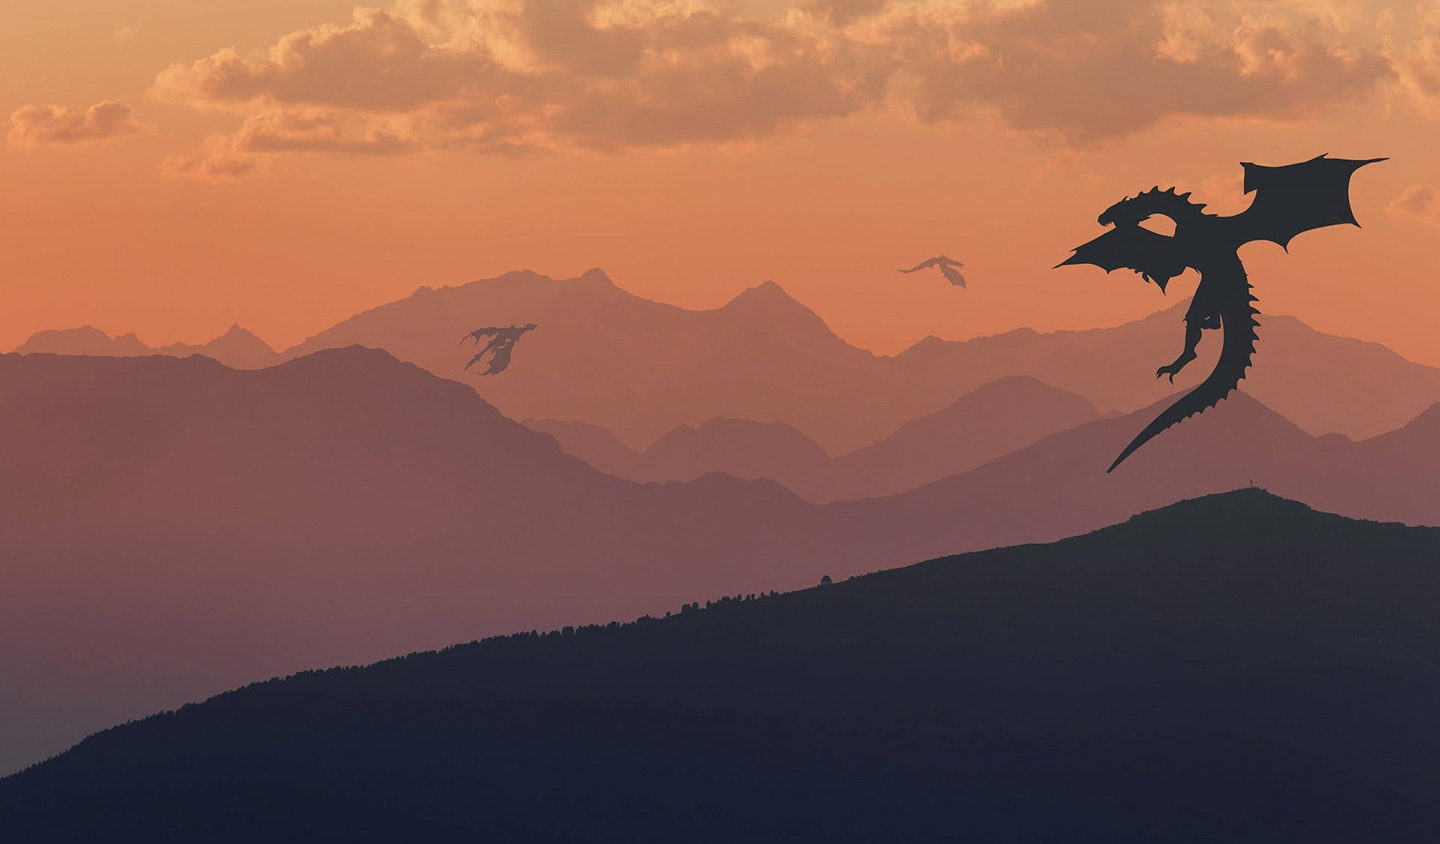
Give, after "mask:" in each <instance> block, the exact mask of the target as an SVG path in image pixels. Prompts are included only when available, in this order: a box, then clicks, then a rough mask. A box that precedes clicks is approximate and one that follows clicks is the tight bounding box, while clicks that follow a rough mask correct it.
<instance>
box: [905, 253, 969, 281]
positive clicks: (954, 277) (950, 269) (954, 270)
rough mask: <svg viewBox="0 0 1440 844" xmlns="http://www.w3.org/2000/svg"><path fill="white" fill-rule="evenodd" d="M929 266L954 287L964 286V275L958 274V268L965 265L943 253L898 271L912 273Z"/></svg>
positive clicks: (962, 267) (960, 268)
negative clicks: (938, 271)
mask: <svg viewBox="0 0 1440 844" xmlns="http://www.w3.org/2000/svg"><path fill="white" fill-rule="evenodd" d="M930 267H935V268H936V269H938V270H940V274H941V275H943V276H945V280H946V281H948V282H950V283H951V284H953V285H955V286H956V287H964V286H965V276H963V275H961V274H960V270H962V269H964V268H965V265H964V264H962V263H960V262H959V261H957V260H955V259H954V258H947V257H945V256H944V255H940V256H938V257H935V258H931V259H930V260H928V261H921V262H920V263H918V264H916V265H915V266H913V267H911V268H910V269H908V270H900V272H902V273H914V272H919V271H920V270H925V269H929V268H930Z"/></svg>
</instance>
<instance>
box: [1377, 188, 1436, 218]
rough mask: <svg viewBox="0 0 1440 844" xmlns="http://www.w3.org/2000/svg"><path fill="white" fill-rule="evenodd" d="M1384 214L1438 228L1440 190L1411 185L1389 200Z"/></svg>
mask: <svg viewBox="0 0 1440 844" xmlns="http://www.w3.org/2000/svg"><path fill="white" fill-rule="evenodd" d="M1385 213H1387V214H1389V215H1390V216H1392V217H1400V218H1403V219H1408V220H1414V221H1416V222H1419V223H1423V224H1425V225H1427V226H1432V227H1434V228H1440V190H1436V189H1435V188H1432V187H1430V186H1428V185H1411V186H1410V187H1408V188H1406V189H1405V190H1404V191H1402V192H1401V193H1400V195H1399V196H1397V197H1395V198H1394V199H1392V200H1390V203H1389V204H1388V205H1386V206H1385Z"/></svg>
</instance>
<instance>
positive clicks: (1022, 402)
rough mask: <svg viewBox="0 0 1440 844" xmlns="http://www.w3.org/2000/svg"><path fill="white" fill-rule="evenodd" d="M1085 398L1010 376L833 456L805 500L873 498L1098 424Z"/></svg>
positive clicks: (800, 489) (803, 488) (806, 488)
mask: <svg viewBox="0 0 1440 844" xmlns="http://www.w3.org/2000/svg"><path fill="white" fill-rule="evenodd" d="M1099 417H1100V414H1099V412H1098V411H1096V409H1095V406H1094V405H1093V404H1091V403H1090V402H1089V401H1088V400H1087V399H1085V398H1083V397H1081V396H1078V395H1076V394H1074V393H1069V392H1066V391H1064V390H1057V389H1055V388H1054V387H1050V386H1047V385H1045V384H1042V383H1040V382H1039V381H1037V380H1035V379H1034V378H1030V377H1028V376H1023V375H1011V376H1007V377H1005V378H1001V379H998V380H996V381H992V382H990V383H989V384H983V385H981V386H980V387H979V388H977V389H976V390H975V391H974V392H972V393H968V394H966V395H964V396H961V397H960V398H959V399H957V400H956V401H955V403H954V404H952V405H950V406H949V407H947V408H945V409H944V410H941V411H937V412H936V413H932V414H930V415H928V416H922V417H920V418H919V419H914V420H911V421H910V422H906V423H905V424H904V425H901V426H900V428H899V429H898V430H897V431H895V433H893V434H891V435H890V436H888V437H886V438H885V439H883V440H881V441H880V442H878V443H875V444H874V445H871V446H867V447H866V448H862V449H859V450H858V451H853V452H851V453H849V454H846V455H842V456H840V457H837V458H836V459H835V460H834V461H832V462H831V464H830V466H828V467H827V470H826V472H825V473H824V474H823V475H822V476H820V477H819V478H817V479H816V481H815V483H814V484H813V485H808V486H807V485H801V486H799V487H798V488H796V492H799V493H800V494H801V495H803V496H805V497H806V498H809V499H810V500H812V501H837V500H843V499H849V498H874V497H879V496H883V495H893V494H895V493H900V492H905V491H907V490H911V489H915V488H916V487H919V486H923V485H925V484H928V483H931V482H933V481H938V480H940V479H942V478H948V477H950V476H952V475H958V474H961V473H962V472H966V471H968V470H970V469H973V468H975V467H976V466H980V465H982V464H984V463H988V462H989V461H991V460H994V459H995V458H997V457H1000V456H1002V455H1005V454H1009V453H1011V452H1013V451H1017V450H1019V449H1021V448H1024V447H1026V446H1029V445H1031V444H1033V443H1035V442H1037V441H1039V440H1041V439H1043V438H1044V437H1046V436H1049V435H1050V434H1054V433H1058V432H1060V431H1065V430H1069V429H1070V428H1074V427H1075V426H1077V425H1081V424H1083V423H1086V422H1090V421H1092V420H1095V419H1098V418H1099Z"/></svg>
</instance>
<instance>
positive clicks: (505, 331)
mask: <svg viewBox="0 0 1440 844" xmlns="http://www.w3.org/2000/svg"><path fill="white" fill-rule="evenodd" d="M534 330H535V323H533V322H532V323H530V324H529V325H518V326H517V325H511V326H509V327H507V328H477V329H475V330H474V331H472V332H470V333H469V334H466V335H465V336H464V337H462V338H460V343H461V344H462V345H463V344H464V343H465V341H466V340H474V341H475V343H476V345H479V343H480V341H481V340H484V339H485V338H486V337H489V338H491V339H490V342H488V343H486V344H485V345H484V347H482V348H481V349H480V352H479V353H478V354H476V355H475V357H473V358H471V359H470V362H469V363H467V364H465V368H466V369H469V368H470V367H472V366H474V365H475V364H477V363H479V362H480V361H481V360H482V359H483V358H484V357H485V356H486V355H490V362H489V364H487V365H486V368H485V369H484V370H483V371H482V372H480V373H479V374H481V375H498V374H499V373H501V372H504V371H505V369H506V368H507V367H508V366H510V356H511V355H512V354H514V352H515V344H516V343H518V342H520V338H521V336H523V335H524V334H525V332H527V331H534Z"/></svg>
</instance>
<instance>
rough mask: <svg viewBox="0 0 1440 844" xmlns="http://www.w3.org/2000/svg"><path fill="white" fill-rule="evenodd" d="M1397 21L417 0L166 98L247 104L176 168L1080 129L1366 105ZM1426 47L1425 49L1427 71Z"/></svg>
mask: <svg viewBox="0 0 1440 844" xmlns="http://www.w3.org/2000/svg"><path fill="white" fill-rule="evenodd" d="M1336 9H1341V11H1336ZM1387 26H1388V27H1389V28H1390V29H1391V30H1393V29H1394V28H1395V24H1394V21H1393V16H1392V17H1391V18H1386V17H1385V13H1380V12H1377V13H1374V14H1371V13H1369V12H1368V11H1366V10H1365V9H1364V8H1363V4H1362V6H1353V5H1352V6H1337V7H1335V8H1331V7H1329V6H1326V5H1323V4H1316V3H1313V2H1301V0H1265V2H1259V1H1258V0H1257V1H1256V2H1247V1H1246V0H1225V1H1224V2H1219V0H1216V1H1215V2H1201V3H1175V2H1165V0H1110V1H1109V2H1104V3H1084V2H1074V1H1073V0H973V1H972V2H967V1H966V0H928V2H901V1H900V0H803V2H802V4H801V5H799V6H796V7H793V8H790V9H789V10H788V11H786V12H785V13H784V14H783V15H774V16H759V15H756V14H754V13H752V12H749V11H747V10H746V9H744V8H743V7H739V6H734V5H720V4H719V3H718V2H711V1H710V0H400V2H397V3H396V4H395V5H393V6H390V7H389V8H386V9H373V8H358V9H356V10H355V12H354V15H353V19H352V20H351V21H350V22H349V23H348V24H345V25H325V26H319V27H315V28H311V29H306V30H302V31H298V32H292V33H289V34H286V35H283V36H281V37H280V38H278V39H277V40H276V41H275V42H274V44H273V45H272V46H270V47H269V48H268V49H266V50H263V51H258V52H253V53H241V52H239V51H236V50H234V49H226V50H221V51H219V52H216V53H214V54H212V55H209V56H205V57H202V58H200V59H198V60H195V61H192V62H189V63H181V64H175V65H172V66H171V67H169V68H167V69H165V70H164V71H163V72H162V73H160V74H159V76H158V77H157V79H156V82H155V86H154V92H153V93H154V94H155V95H157V96H160V97H163V98H166V99H168V100H171V101H175V102H181V103H186V104H189V105H192V106H194V107H196V108H203V109H220V110H226V111H231V112H234V113H235V114H236V115H237V120H238V121H239V123H238V125H237V128H236V129H235V130H233V131H232V132H230V133H227V134H222V135H217V136H215V137H213V138H211V139H209V140H208V141H207V142H206V143H205V144H204V145H203V146H202V148H201V149H199V150H196V151H195V152H194V153H192V154H190V155H188V156H181V157H178V158H176V159H174V160H172V161H171V162H170V163H169V165H167V166H169V169H170V170H171V171H172V173H173V174H176V175H202V176H203V175H206V174H207V173H209V171H211V170H217V168H218V170H219V171H226V172H229V173H230V174H231V175H240V174H242V171H248V170H251V169H253V164H254V162H255V161H256V160H257V159H259V158H263V157H265V156H273V155H278V154H283V153H295V152H311V153H332V154H366V155H393V154H402V153H411V152H416V151H435V150H456V149H471V150H478V151H489V152H504V153H516V152H526V151H532V150H608V149H617V148H636V147H640V148H644V147H650V148H673V147H678V146H684V145H686V144H693V143H707V142H731V141H746V140H753V139H756V138H760V137H764V136H767V135H770V134H772V133H775V132H779V131H783V130H785V129H787V128H789V127H794V126H797V125H801V124H806V123H812V122H816V121H823V120H825V119H828V118H838V117H844V116H847V115H853V114H856V113H859V112H862V111H865V110H870V109H884V110H892V111H898V112H901V113H904V114H907V115H910V116H911V117H913V118H914V119H917V120H919V121H922V122H939V121H946V120H954V119H970V118H975V117H977V116H978V117H980V118H982V119H990V120H994V121H997V122H998V124H999V125H1001V126H1003V127H1005V128H1008V129H1012V130H1019V131H1026V132H1034V133H1038V134H1041V135H1044V136H1047V137H1049V138H1051V139H1053V140H1054V141H1055V142H1057V143H1060V144H1064V145H1067V146H1083V145H1087V144H1093V143H1097V142H1103V141H1105V140H1107V139H1110V138H1115V137H1121V136H1124V135H1128V134H1131V133H1134V132H1137V131H1141V130H1143V129H1145V128H1147V127H1149V126H1152V125H1154V124H1156V123H1157V122H1160V121H1162V120H1164V119H1166V118H1169V117H1174V116H1198V117H1206V118H1264V119H1272V120H1273V119H1279V120H1287V119H1302V118H1304V117H1307V116H1310V115H1312V114H1314V113H1316V112H1318V111H1320V110H1323V109H1325V108H1327V107H1330V106H1333V105H1335V104H1337V103H1340V102H1345V101H1349V100H1352V99H1354V98H1355V97H1356V96H1359V95H1363V94H1364V93H1366V92H1367V91H1370V90H1372V89H1374V88H1375V87H1376V86H1377V85H1379V84H1381V83H1384V82H1390V81H1395V80H1396V79H1397V78H1399V76H1400V75H1401V73H1400V71H1399V70H1397V67H1399V62H1400V58H1397V56H1398V53H1397V48H1395V46H1394V44H1393V39H1392V40H1387V39H1389V36H1387V34H1386V27H1387ZM1426 55H1427V54H1426V53H1425V52H1424V50H1423V49H1420V48H1417V49H1414V50H1411V51H1410V52H1408V53H1406V54H1405V57H1404V59H1405V61H1408V62H1410V64H1409V65H1406V67H1410V68H1411V69H1410V70H1409V71H1407V72H1408V74H1409V76H1408V77H1407V78H1408V79H1410V80H1411V81H1410V82H1409V84H1412V85H1422V84H1424V83H1423V80H1424V79H1426V77H1425V76H1424V73H1423V67H1424V60H1425V58H1426ZM1417 80H1420V81H1417ZM246 162H248V164H247V163H246Z"/></svg>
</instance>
